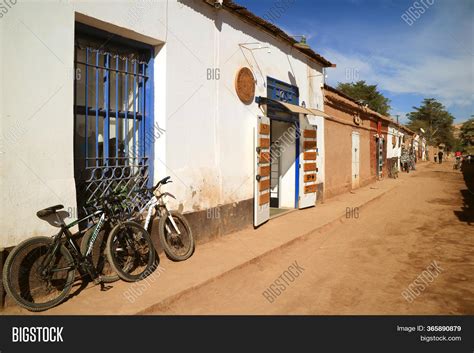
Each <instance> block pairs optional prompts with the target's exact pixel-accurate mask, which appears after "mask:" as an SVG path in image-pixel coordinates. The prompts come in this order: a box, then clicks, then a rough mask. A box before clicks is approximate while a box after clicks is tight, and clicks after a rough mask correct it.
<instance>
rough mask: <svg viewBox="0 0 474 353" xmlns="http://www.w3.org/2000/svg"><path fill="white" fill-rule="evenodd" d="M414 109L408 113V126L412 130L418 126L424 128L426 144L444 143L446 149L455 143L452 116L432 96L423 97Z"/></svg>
mask: <svg viewBox="0 0 474 353" xmlns="http://www.w3.org/2000/svg"><path fill="white" fill-rule="evenodd" d="M413 109H414V110H415V111H413V112H411V113H408V114H407V118H408V120H409V123H408V124H407V125H408V127H409V128H410V129H412V130H414V131H419V129H420V128H423V129H424V130H425V136H426V140H427V142H428V144H430V145H438V144H440V143H444V144H445V145H446V147H447V149H448V150H452V148H453V147H454V145H455V144H456V139H455V138H454V134H453V132H454V127H453V121H454V117H453V116H452V115H451V114H450V113H449V112H448V111H446V108H445V107H444V106H443V105H442V104H441V103H440V102H438V101H437V100H436V99H434V98H425V99H424V100H423V103H422V104H421V106H420V107H413Z"/></svg>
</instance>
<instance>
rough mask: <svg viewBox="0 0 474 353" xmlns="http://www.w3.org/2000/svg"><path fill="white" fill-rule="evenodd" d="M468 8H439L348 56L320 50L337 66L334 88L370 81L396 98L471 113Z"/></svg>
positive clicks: (473, 88)
mask: <svg viewBox="0 0 474 353" xmlns="http://www.w3.org/2000/svg"><path fill="white" fill-rule="evenodd" d="M465 4H467V7H466V6H459V7H458V8H455V7H453V6H452V2H449V3H448V2H446V3H440V4H439V5H438V7H437V8H436V7H433V8H430V9H429V11H432V14H431V16H430V17H428V16H427V15H424V16H426V17H425V18H420V19H419V21H417V22H416V23H415V24H413V26H408V25H405V24H403V26H400V28H399V30H398V31H394V30H390V31H380V33H374V34H373V35H371V36H370V37H368V38H366V40H365V41H361V43H357V44H358V45H357V47H354V46H351V48H344V52H343V51H342V50H335V49H330V48H327V49H326V50H324V49H322V50H320V51H321V53H322V54H323V55H324V56H325V57H326V58H328V60H330V61H332V62H335V63H336V64H337V68H336V69H329V70H328V71H327V73H328V80H329V83H330V84H335V83H337V82H350V81H357V80H365V81H367V82H368V83H370V84H377V85H378V87H379V89H383V90H386V91H389V92H390V93H393V94H419V95H422V96H425V97H435V98H437V99H439V100H440V101H441V102H442V103H443V104H444V105H445V106H446V107H448V108H452V107H456V108H461V109H462V110H471V111H472V110H473V101H474V25H473V22H472V5H469V4H468V3H467V2H466V3H465ZM461 5H462V4H461ZM351 49H352V50H351ZM369 53H374V54H369ZM351 73H354V75H352V76H351Z"/></svg>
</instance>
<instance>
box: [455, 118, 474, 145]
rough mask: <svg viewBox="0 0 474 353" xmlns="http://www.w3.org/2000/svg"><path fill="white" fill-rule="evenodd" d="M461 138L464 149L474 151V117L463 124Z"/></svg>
mask: <svg viewBox="0 0 474 353" xmlns="http://www.w3.org/2000/svg"><path fill="white" fill-rule="evenodd" d="M459 140H460V141H461V146H462V148H463V150H465V151H467V152H469V153H474V118H471V119H469V120H468V121H466V122H465V123H464V124H462V126H461V131H460V133H459Z"/></svg>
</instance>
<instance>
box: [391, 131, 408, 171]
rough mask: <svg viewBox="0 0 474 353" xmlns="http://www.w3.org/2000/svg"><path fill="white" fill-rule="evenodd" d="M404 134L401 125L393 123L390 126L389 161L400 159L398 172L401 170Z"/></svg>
mask: <svg viewBox="0 0 474 353" xmlns="http://www.w3.org/2000/svg"><path fill="white" fill-rule="evenodd" d="M404 135H405V134H404V133H403V131H402V129H401V128H400V126H399V125H397V124H395V123H393V124H389V126H388V133H387V159H391V158H398V170H400V156H401V155H402V145H403V137H404Z"/></svg>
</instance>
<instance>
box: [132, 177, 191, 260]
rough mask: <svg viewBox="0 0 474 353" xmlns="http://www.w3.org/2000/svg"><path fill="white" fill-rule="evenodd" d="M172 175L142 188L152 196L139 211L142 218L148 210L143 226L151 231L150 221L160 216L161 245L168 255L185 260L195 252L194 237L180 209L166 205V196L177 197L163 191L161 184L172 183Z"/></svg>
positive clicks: (146, 193) (174, 258)
mask: <svg viewBox="0 0 474 353" xmlns="http://www.w3.org/2000/svg"><path fill="white" fill-rule="evenodd" d="M169 179H170V177H169V176H167V177H166V178H163V179H161V180H160V181H159V182H158V183H156V185H155V186H154V187H152V188H149V189H144V190H141V192H142V193H143V194H145V197H150V199H149V200H148V202H147V203H146V204H145V206H144V207H143V208H142V209H141V210H140V211H138V217H139V218H142V217H143V214H144V213H145V212H146V217H145V221H144V225H143V227H144V228H145V229H146V230H148V231H149V232H150V233H151V230H149V228H150V223H152V222H151V220H152V218H154V217H158V218H159V223H158V234H159V237H160V242H161V245H162V246H163V250H164V251H165V253H166V255H167V256H168V257H169V258H170V259H171V260H174V261H184V260H186V259H188V258H189V257H190V256H191V255H192V254H193V252H194V247H195V245H194V238H193V234H192V231H191V227H190V226H189V223H188V221H187V220H186V218H184V216H183V215H182V214H181V213H180V212H178V211H170V210H169V209H168V206H167V205H166V197H172V198H174V199H176V197H174V196H173V195H172V194H170V193H169V192H162V191H161V186H162V185H165V184H168V183H171V180H169Z"/></svg>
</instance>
